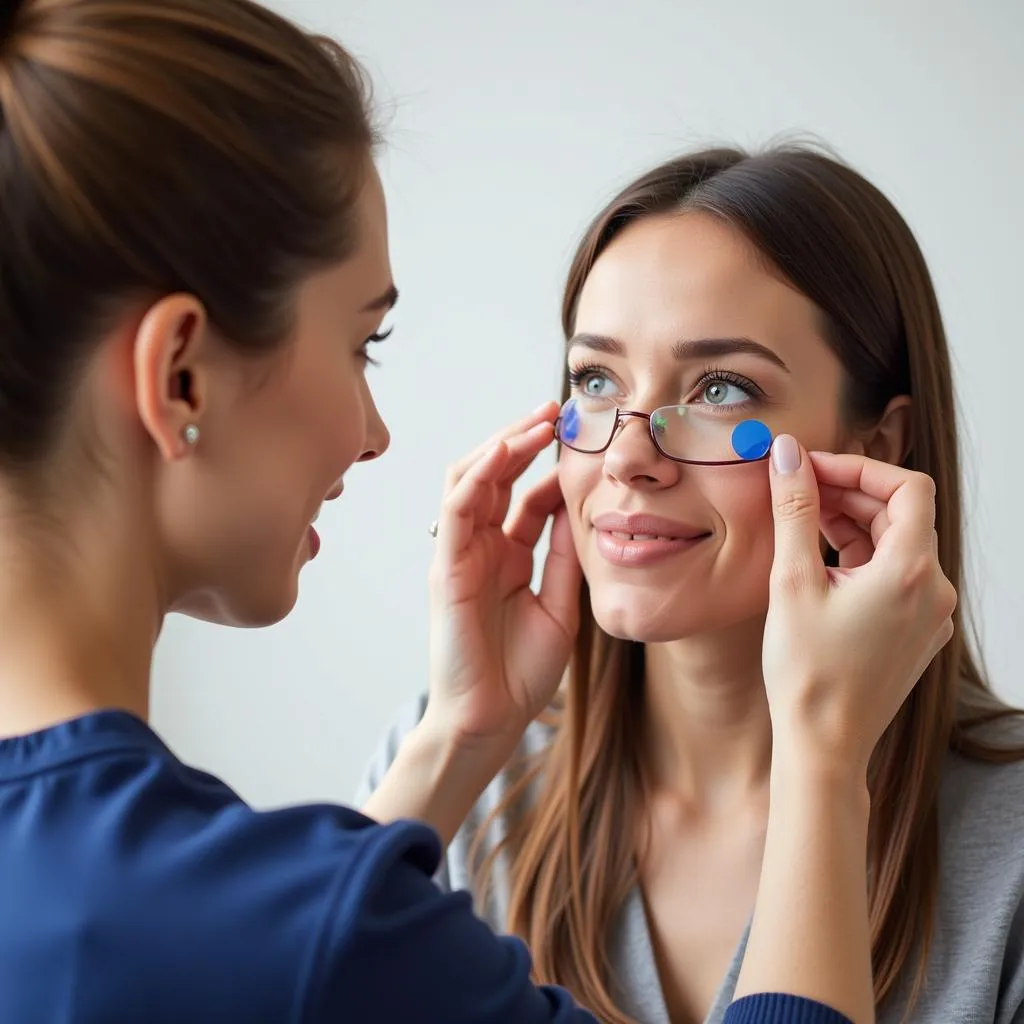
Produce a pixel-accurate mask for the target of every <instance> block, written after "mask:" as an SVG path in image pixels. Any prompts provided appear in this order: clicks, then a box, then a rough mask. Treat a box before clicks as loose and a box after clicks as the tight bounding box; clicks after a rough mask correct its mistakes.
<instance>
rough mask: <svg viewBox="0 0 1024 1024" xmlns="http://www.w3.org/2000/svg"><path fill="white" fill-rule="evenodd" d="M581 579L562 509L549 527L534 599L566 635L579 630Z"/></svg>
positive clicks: (567, 522)
mask: <svg viewBox="0 0 1024 1024" xmlns="http://www.w3.org/2000/svg"><path fill="white" fill-rule="evenodd" d="M581 579H582V572H581V570H580V563H579V559H578V558H577V557H576V548H575V547H574V545H573V542H572V532H571V531H570V529H569V516H568V513H567V512H566V511H565V509H564V508H562V509H559V511H558V512H557V513H556V514H555V521H554V523H553V524H552V527H551V546H550V548H549V549H548V556H547V558H546V559H545V561H544V575H543V576H542V577H541V583H540V591H539V593H538V594H537V600H538V601H539V602H540V605H541V607H542V608H543V609H544V610H545V611H546V612H547V613H548V615H550V616H551V618H552V619H554V620H555V622H557V623H558V624H559V625H560V626H561V627H562V628H563V629H564V630H565V632H566V633H567V634H568V635H569V636H573V635H574V634H575V632H576V630H577V628H578V627H579V616H580V582H581Z"/></svg>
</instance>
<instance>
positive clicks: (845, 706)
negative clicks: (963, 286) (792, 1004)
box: [736, 436, 956, 1024]
mask: <svg viewBox="0 0 1024 1024" xmlns="http://www.w3.org/2000/svg"><path fill="white" fill-rule="evenodd" d="M771 489H772V504H773V508H774V516H775V558H774V562H773V565H772V575H771V584H770V596H769V605H768V617H767V621H766V623H765V632H764V646H763V650H762V665H763V670H764V681H765V688H766V691H767V695H768V704H769V708H770V710H771V718H772V769H771V789H770V792H771V801H770V811H769V816H768V828H767V832H766V835H765V847H764V858H763V861H762V865H761V881H760V886H759V888H758V894H757V904H756V906H755V908H754V918H753V922H752V924H751V928H750V935H749V938H748V941H747V948H746V953H745V955H744V959H743V967H742V970H741V971H740V977H739V979H738V981H737V986H736V996H737V997H743V996H750V995H752V994H753V993H758V992H788V993H790V994H792V995H796V996H803V997H806V998H809V999H813V1000H817V1001H818V1002H821V1003H825V1004H827V1005H828V1006H831V1007H833V1008H834V1009H836V1010H838V1011H840V1012H841V1013H843V1014H844V1015H845V1016H846V1017H847V1018H848V1019H849V1020H851V1021H854V1022H856V1024H872V1022H873V1021H874V1020H875V1001H874V984H873V978H872V966H871V928H870V924H869V916H868V898H867V891H868V881H867V837H868V829H869V822H870V799H869V794H868V788H867V768H868V762H869V760H870V758H871V754H872V752H873V751H874V748H875V745H876V744H877V742H878V740H879V739H880V738H881V736H882V733H883V732H884V731H885V729H886V727H887V726H888V725H889V723H890V722H891V721H892V719H893V718H894V717H895V716H896V714H897V712H898V711H899V709H900V707H901V706H902V705H903V702H904V701H905V700H906V699H907V696H908V695H909V694H910V691H911V690H912V689H913V688H914V686H915V685H916V684H917V681H918V680H919V679H920V677H921V676H922V674H923V673H924V671H925V669H926V668H927V667H928V665H929V663H930V662H931V660H932V659H933V658H934V657H935V655H936V654H937V653H938V652H939V651H940V650H941V649H942V647H943V646H944V645H945V644H946V643H947V642H948V641H949V639H950V637H951V636H952V635H953V622H952V615H953V611H954V609H955V607H956V592H955V590H954V588H953V586H952V585H951V584H950V582H949V580H948V579H947V578H946V576H945V574H944V573H943V571H942V567H941V566H940V564H939V559H938V544H937V538H936V534H935V486H934V484H933V483H932V481H931V480H930V479H929V478H928V477H926V476H924V475H922V474H920V473H914V472H911V471H909V470H906V469H901V468H899V467H897V466H890V465H888V464H885V463H881V462H876V461H874V460H872V459H868V458H863V457H860V456H856V455H825V454H819V453H813V454H811V455H808V453H807V452H805V451H803V449H802V448H800V447H799V445H798V444H797V443H796V441H795V440H794V439H793V438H791V437H787V436H783V437H779V438H776V440H775V443H774V445H773V448H772V468H771ZM822 534H824V536H825V538H826V540H828V542H829V543H830V544H831V545H832V547H833V548H835V549H836V550H838V552H839V566H838V568H826V566H825V562H824V559H823V558H822V555H821V548H820V537H821V535H822Z"/></svg>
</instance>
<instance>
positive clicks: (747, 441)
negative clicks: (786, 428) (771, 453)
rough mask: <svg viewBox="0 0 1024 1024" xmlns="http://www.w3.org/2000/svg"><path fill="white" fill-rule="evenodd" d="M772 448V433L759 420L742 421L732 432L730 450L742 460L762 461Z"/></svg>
mask: <svg viewBox="0 0 1024 1024" xmlns="http://www.w3.org/2000/svg"><path fill="white" fill-rule="evenodd" d="M771 446H772V432H771V431H770V430H769V429H768V428H767V427H766V426H765V425H764V424H763V423H762V422H761V421H760V420H744V421H743V422H742V423H737V424H736V429H735V430H733V432H732V450H733V451H734V452H735V453H736V454H737V455H738V456H739V457H740V458H741V459H743V460H745V461H747V462H752V461H754V460H755V459H762V458H764V456H765V455H767V454H768V449H769V448H771Z"/></svg>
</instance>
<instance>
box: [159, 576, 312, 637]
mask: <svg viewBox="0 0 1024 1024" xmlns="http://www.w3.org/2000/svg"><path fill="white" fill-rule="evenodd" d="M298 596H299V594H298V580H294V581H293V582H292V585H291V586H290V587H288V586H279V587H277V588H272V587H268V586H264V587H261V588H259V589H258V590H257V589H256V588H253V589H249V590H246V591H245V592H232V593H229V592H211V591H207V592H206V593H204V594H201V595H194V596H193V597H192V598H191V599H190V600H189V601H188V602H187V603H185V604H184V605H182V606H181V607H180V608H178V609H177V611H180V612H182V613H183V614H185V615H188V616H189V617H191V618H193V619H200V620H202V621H203V622H213V623H216V624H217V625H219V626H233V627H234V628H236V629H261V628H263V627H264V626H273V625H275V624H276V623H278V622H280V621H281V620H282V619H283V618H285V617H286V616H287V615H288V614H289V613H290V612H291V610H292V609H293V608H294V607H295V602H296V601H297V600H298Z"/></svg>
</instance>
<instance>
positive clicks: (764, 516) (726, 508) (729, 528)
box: [701, 465, 775, 577]
mask: <svg viewBox="0 0 1024 1024" xmlns="http://www.w3.org/2000/svg"><path fill="white" fill-rule="evenodd" d="M701 491H702V492H703V495H704V497H705V499H706V500H707V502H708V504H709V505H710V506H711V507H712V508H713V509H714V510H715V515H716V517H717V518H718V520H719V522H718V529H719V530H720V532H721V534H722V536H721V540H720V544H721V554H722V558H723V559H726V560H727V561H728V562H729V563H730V564H733V563H735V562H738V561H741V560H744V561H746V564H747V565H748V566H749V568H750V569H754V568H755V567H757V569H758V571H755V572H750V573H747V574H746V575H748V576H753V577H758V576H759V575H760V572H759V570H760V568H761V567H762V565H763V566H764V567H765V572H767V569H768V568H770V566H771V559H772V553H773V551H774V544H775V540H774V537H775V529H774V524H773V521H772V503H771V490H770V488H769V484H768V469H767V467H766V466H764V465H758V466H749V467H742V468H732V467H730V468H725V467H723V468H722V469H709V470H708V471H707V476H706V478H705V479H704V480H703V481H702V486H701Z"/></svg>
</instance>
